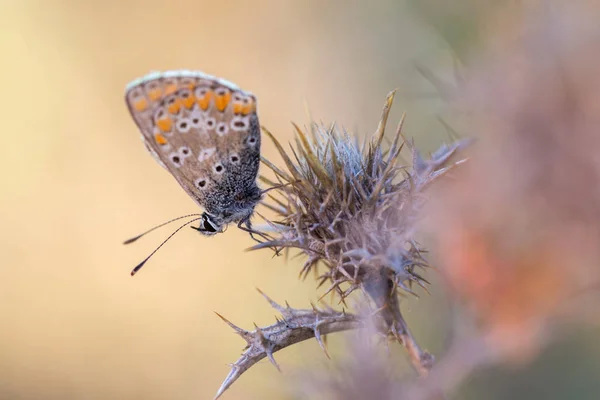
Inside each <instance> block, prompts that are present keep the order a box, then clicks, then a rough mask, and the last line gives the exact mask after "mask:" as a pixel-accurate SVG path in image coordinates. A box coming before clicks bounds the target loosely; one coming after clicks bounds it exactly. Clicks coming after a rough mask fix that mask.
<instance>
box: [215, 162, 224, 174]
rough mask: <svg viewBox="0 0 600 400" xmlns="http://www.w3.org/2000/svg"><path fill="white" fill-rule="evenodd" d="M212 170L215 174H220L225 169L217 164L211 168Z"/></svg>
mask: <svg viewBox="0 0 600 400" xmlns="http://www.w3.org/2000/svg"><path fill="white" fill-rule="evenodd" d="M213 169H214V171H215V172H216V173H217V174H222V173H223V172H225V167H223V165H222V164H220V163H219V164H215V166H214V167H213Z"/></svg>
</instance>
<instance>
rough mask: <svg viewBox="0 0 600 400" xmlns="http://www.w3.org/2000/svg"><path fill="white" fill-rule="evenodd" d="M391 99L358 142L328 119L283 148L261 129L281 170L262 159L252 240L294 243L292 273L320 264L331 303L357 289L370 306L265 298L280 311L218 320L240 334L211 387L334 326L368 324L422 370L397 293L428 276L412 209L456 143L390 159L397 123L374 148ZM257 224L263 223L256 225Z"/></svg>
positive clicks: (425, 356) (426, 365)
mask: <svg viewBox="0 0 600 400" xmlns="http://www.w3.org/2000/svg"><path fill="white" fill-rule="evenodd" d="M393 98H394V92H392V93H390V94H389V95H388V97H387V99H386V102H385V105H384V108H383V113H382V117H381V121H380V123H379V126H378V128H377V131H376V132H375V135H374V137H373V138H372V139H371V140H370V141H368V142H365V143H363V144H360V143H359V142H358V140H357V139H356V138H351V137H349V135H347V134H346V133H345V132H342V131H340V130H339V129H338V128H336V127H335V125H334V126H332V127H330V128H324V127H321V126H318V125H316V124H312V125H311V129H310V132H309V133H305V132H303V131H302V130H301V129H300V128H299V127H298V126H296V125H294V127H295V128H296V134H297V135H296V146H295V147H292V148H291V152H290V153H287V152H286V151H285V150H284V149H283V147H282V146H281V144H280V143H279V142H278V141H277V139H275V137H274V136H273V135H272V134H271V133H270V132H269V131H267V130H266V129H264V128H263V130H264V131H265V134H266V135H267V136H269V137H270V138H271V140H273V142H274V143H275V146H276V147H277V149H278V150H279V153H280V155H281V157H282V158H283V161H284V162H285V164H286V167H287V171H286V170H283V169H281V168H279V167H277V166H276V165H275V164H274V163H272V162H270V161H268V160H266V159H263V160H262V161H263V162H264V163H265V164H266V165H267V166H268V167H269V168H270V169H272V170H273V172H274V173H275V175H276V178H277V182H274V181H271V180H269V179H266V178H264V177H262V180H263V181H264V182H266V183H267V184H268V185H270V186H272V189H270V190H271V191H270V193H269V198H270V200H271V201H270V202H266V203H265V206H266V207H268V208H269V209H271V210H272V211H274V212H275V213H276V219H275V220H273V221H268V224H269V228H270V232H269V233H268V234H262V233H261V235H262V237H263V238H266V239H267V241H265V242H263V243H260V244H259V245H256V246H254V247H253V249H262V248H272V249H275V251H276V252H279V251H282V250H283V251H287V250H289V249H299V250H300V251H301V252H302V253H303V254H304V255H305V256H306V258H307V260H306V262H305V263H304V266H303V268H302V270H301V271H300V275H301V277H306V276H307V275H308V274H309V273H310V271H311V270H312V271H315V272H317V269H318V265H320V264H322V265H324V266H325V267H326V270H325V272H324V273H322V274H321V275H318V273H317V276H318V279H319V281H320V283H321V284H324V283H326V282H329V288H328V289H327V291H326V292H325V294H324V295H323V296H325V295H326V294H327V293H333V294H334V295H337V297H338V298H339V300H340V301H341V302H344V299H345V298H346V297H347V296H348V295H350V293H352V292H353V291H354V290H356V289H358V288H360V289H362V290H363V291H364V292H365V293H366V294H367V295H368V297H370V298H371V299H372V300H373V302H374V303H375V305H376V312H375V313H373V314H374V318H371V316H372V315H367V316H366V317H365V315H363V314H360V315H358V314H350V313H346V312H345V310H342V311H335V310H333V309H327V310H326V311H325V310H319V309H317V308H316V307H314V306H313V309H312V310H300V309H295V308H291V307H289V306H286V307H282V306H280V305H278V304H276V303H275V302H273V301H272V300H270V299H268V298H267V300H268V301H269V302H270V303H271V305H272V306H273V307H274V308H275V309H276V310H278V311H279V312H280V313H281V318H282V319H278V320H277V322H276V323H275V324H274V325H271V326H268V327H264V328H258V327H256V329H255V330H254V331H247V330H244V329H242V328H239V327H237V326H235V325H233V324H232V323H230V322H228V321H226V322H227V323H228V324H229V325H230V326H231V327H232V328H233V329H234V330H235V331H236V332H237V333H238V334H240V335H241V336H242V338H244V340H246V342H247V347H246V349H245V351H244V353H243V354H242V356H241V357H240V358H239V359H238V360H237V361H236V362H235V363H233V364H232V369H231V372H230V374H229V375H228V376H227V378H226V379H225V381H224V382H223V385H222V386H221V388H220V389H219V391H218V393H217V397H218V396H220V395H221V394H222V393H223V392H224V391H225V390H227V388H228V387H230V386H231V385H232V384H233V382H235V381H236V380H237V379H238V378H239V377H240V376H241V375H242V374H243V373H244V372H245V371H247V370H248V369H249V368H251V367H252V366H253V365H254V364H256V363H257V362H258V361H260V360H262V359H264V358H268V359H269V360H270V361H271V362H272V363H273V364H275V360H274V358H273V353H274V352H276V351H278V350H281V349H283V348H285V347H288V346H291V345H293V344H295V343H298V342H300V341H303V340H306V339H309V338H313V337H314V338H315V339H316V340H317V341H318V342H319V344H320V345H321V347H323V349H325V346H324V343H323V341H322V336H323V335H326V334H329V333H333V332H338V331H342V330H350V329H360V328H364V327H365V326H367V325H369V324H371V323H373V324H372V325H373V326H376V327H377V331H378V332H379V333H383V334H386V335H389V336H390V337H391V338H393V339H397V341H398V342H400V343H401V344H402V345H403V346H404V347H405V348H406V351H407V352H408V354H409V358H410V360H411V362H412V365H413V366H414V368H415V369H416V370H417V372H418V373H419V375H421V376H425V375H427V373H428V372H429V369H430V368H431V366H432V364H433V357H432V356H431V355H430V354H429V353H428V352H426V351H423V350H421V349H420V347H419V346H418V344H417V343H416V341H415V340H414V338H413V337H412V335H411V333H410V330H409V329H408V326H407V324H406V322H405V321H404V319H403V318H402V314H401V312H400V305H399V301H398V294H399V293H401V291H405V292H410V293H414V292H412V289H411V287H412V284H414V283H416V284H417V285H419V286H421V287H423V288H424V287H425V285H426V284H427V283H428V282H427V281H426V280H425V279H424V278H423V277H421V276H420V275H419V274H418V273H417V270H418V269H419V268H421V269H422V268H425V267H427V266H428V264H427V262H426V261H425V259H424V258H423V256H422V252H423V249H421V248H420V247H419V246H418V244H417V243H416V241H415V239H414V229H415V223H416V220H417V215H418V211H419V210H420V209H421V207H422V205H423V204H424V202H425V196H424V190H425V189H426V188H427V187H428V185H429V184H430V183H431V182H433V181H434V180H435V179H436V178H438V177H440V176H441V175H443V174H444V173H445V172H447V171H448V170H449V169H450V168H451V167H452V166H454V165H457V164H458V163H459V162H453V161H451V160H450V158H451V157H452V156H453V155H454V154H455V153H456V151H457V149H459V148H460V147H461V146H462V145H463V144H464V142H458V143H456V144H454V145H452V146H450V147H448V146H443V147H442V148H440V150H438V151H437V152H436V153H435V154H433V155H432V157H431V159H430V160H427V161H426V160H424V159H423V158H422V157H421V156H420V154H419V152H418V151H417V150H416V149H415V148H414V147H412V158H413V165H412V167H408V166H406V165H400V164H399V160H400V151H401V150H402V148H403V147H404V145H405V141H404V138H403V135H402V122H403V120H404V117H403V118H402V120H401V121H400V123H399V125H398V129H397V130H396V134H395V136H394V138H393V139H392V141H391V145H390V147H389V148H387V149H384V135H385V125H386V121H387V118H388V114H389V111H390V108H391V105H392V101H393ZM263 232H265V231H264V229H263Z"/></svg>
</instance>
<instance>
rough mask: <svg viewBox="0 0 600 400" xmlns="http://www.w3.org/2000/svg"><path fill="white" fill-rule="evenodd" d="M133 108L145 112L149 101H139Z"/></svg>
mask: <svg viewBox="0 0 600 400" xmlns="http://www.w3.org/2000/svg"><path fill="white" fill-rule="evenodd" d="M133 108H135V109H136V110H137V111H144V110H145V109H147V108H148V100H146V99H139V100H138V101H136V102H135V103H134V104H133Z"/></svg>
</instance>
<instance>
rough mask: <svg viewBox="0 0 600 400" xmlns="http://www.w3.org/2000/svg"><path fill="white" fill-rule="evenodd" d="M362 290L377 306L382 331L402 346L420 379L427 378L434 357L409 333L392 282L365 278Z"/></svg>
mask: <svg viewBox="0 0 600 400" xmlns="http://www.w3.org/2000/svg"><path fill="white" fill-rule="evenodd" d="M364 288H365V291H366V292H367V294H368V295H369V296H370V297H371V299H372V300H373V301H374V302H375V304H376V305H377V308H378V310H379V313H380V315H381V317H382V318H383V320H384V321H385V323H386V327H385V328H384V329H385V330H387V333H388V334H389V335H392V336H394V337H395V338H396V340H398V342H400V343H401V344H402V345H403V346H404V348H405V349H406V352H407V353H408V356H409V358H410V361H411V363H412V365H413V367H414V369H415V370H416V371H417V373H418V374H419V376H420V377H422V378H425V377H427V375H428V374H429V370H430V369H431V367H432V366H433V362H434V357H433V355H431V354H430V353H428V352H427V351H424V350H422V349H421V347H420V346H419V344H418V343H417V341H416V340H415V338H414V337H413V335H412V333H411V332H410V329H409V328H408V324H407V323H406V321H405V320H404V317H403V316H402V312H401V311H400V302H399V301H398V295H397V294H396V292H395V289H394V286H393V282H392V281H391V280H390V279H389V278H386V277H381V276H373V275H371V276H366V277H365V283H364Z"/></svg>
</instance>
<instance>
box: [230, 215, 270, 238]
mask: <svg viewBox="0 0 600 400" xmlns="http://www.w3.org/2000/svg"><path fill="white" fill-rule="evenodd" d="M244 225H245V226H244ZM238 228H240V229H241V230H243V231H244V232H248V233H249V234H250V237H251V238H252V239H253V240H254V241H256V242H258V243H262V242H261V241H260V240H259V239H257V238H256V237H255V236H254V235H258V236H260V237H261V238H262V239H264V240H267V241H268V240H271V238H269V237H268V236H267V235H265V234H264V233H262V232H259V231H257V230H256V229H252V225H251V223H250V218H246V219H243V220H241V221H240V222H239V223H238Z"/></svg>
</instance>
